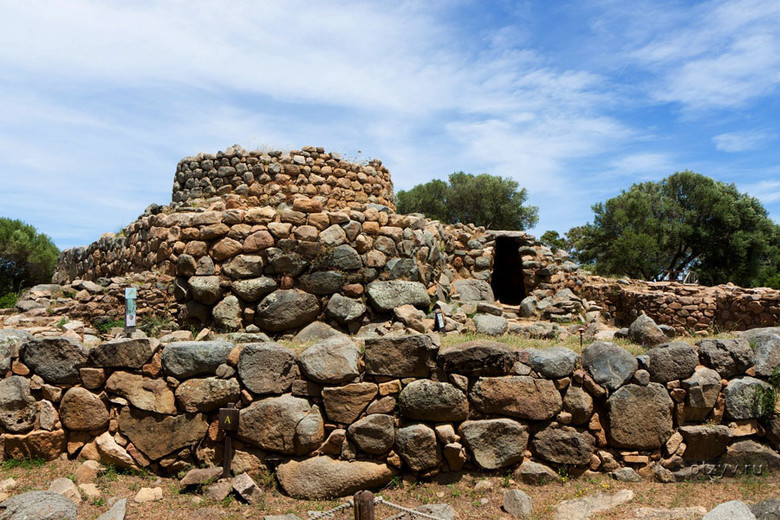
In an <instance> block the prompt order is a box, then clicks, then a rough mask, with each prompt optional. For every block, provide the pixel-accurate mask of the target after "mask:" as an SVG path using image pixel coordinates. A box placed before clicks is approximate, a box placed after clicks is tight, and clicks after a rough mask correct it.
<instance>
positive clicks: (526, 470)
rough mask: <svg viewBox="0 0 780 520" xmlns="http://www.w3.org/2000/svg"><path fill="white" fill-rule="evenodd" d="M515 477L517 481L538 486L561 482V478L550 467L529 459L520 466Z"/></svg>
mask: <svg viewBox="0 0 780 520" xmlns="http://www.w3.org/2000/svg"><path fill="white" fill-rule="evenodd" d="M514 475H515V478H516V479H518V480H520V481H522V482H524V483H526V484H531V485H536V486H538V485H542V484H546V483H547V482H555V481H556V480H560V476H559V475H558V474H557V473H556V472H555V471H553V470H552V469H551V468H550V467H548V466H545V465H544V464H539V463H538V462H533V461H531V460H528V459H526V460H524V461H523V463H522V464H520V467H519V468H517V471H515V474H514Z"/></svg>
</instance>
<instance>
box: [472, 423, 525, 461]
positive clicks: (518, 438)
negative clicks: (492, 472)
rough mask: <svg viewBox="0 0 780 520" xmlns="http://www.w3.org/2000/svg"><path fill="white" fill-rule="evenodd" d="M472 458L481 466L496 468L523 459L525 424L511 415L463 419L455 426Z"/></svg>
mask: <svg viewBox="0 0 780 520" xmlns="http://www.w3.org/2000/svg"><path fill="white" fill-rule="evenodd" d="M458 433H459V434H460V436H461V438H463V440H464V442H465V443H466V446H467V447H468V449H469V450H470V451H471V455H472V457H473V459H474V462H475V463H476V464H477V465H478V466H479V467H480V468H483V469H498V468H503V467H505V466H511V465H512V464H514V463H516V462H520V461H521V460H523V453H524V452H525V449H526V446H527V445H528V427H527V426H525V425H524V424H520V423H519V422H517V421H513V420H512V419H485V420H480V421H465V422H464V423H463V424H461V425H460V428H458Z"/></svg>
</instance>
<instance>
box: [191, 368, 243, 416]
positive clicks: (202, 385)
mask: <svg viewBox="0 0 780 520" xmlns="http://www.w3.org/2000/svg"><path fill="white" fill-rule="evenodd" d="M240 398H241V386H240V385H239V384H238V381H236V380H235V379H219V378H216V377H207V378H204V379H188V380H187V381H184V382H183V383H182V384H180V385H179V386H178V387H177V388H176V401H177V402H178V403H179V406H180V407H181V408H182V409H183V410H184V411H185V412H186V413H196V412H213V411H215V410H217V409H219V408H221V407H224V406H227V405H228V404H232V403H235V402H236V401H238V400H239V399H240Z"/></svg>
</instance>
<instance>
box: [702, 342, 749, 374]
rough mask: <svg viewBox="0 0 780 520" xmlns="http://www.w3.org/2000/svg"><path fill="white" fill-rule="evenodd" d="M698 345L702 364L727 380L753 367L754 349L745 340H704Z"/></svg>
mask: <svg viewBox="0 0 780 520" xmlns="http://www.w3.org/2000/svg"><path fill="white" fill-rule="evenodd" d="M696 344H697V345H698V346H699V359H700V360H701V363H702V364H703V365H706V366H708V367H710V368H712V369H713V370H715V371H717V372H718V374H720V376H721V377H723V378H725V379H731V378H732V377H734V376H738V375H742V374H744V373H745V370H747V369H748V368H750V367H751V366H753V349H751V348H750V343H748V341H747V340H746V339H744V338H737V339H703V340H701V341H699V342H698V343H696Z"/></svg>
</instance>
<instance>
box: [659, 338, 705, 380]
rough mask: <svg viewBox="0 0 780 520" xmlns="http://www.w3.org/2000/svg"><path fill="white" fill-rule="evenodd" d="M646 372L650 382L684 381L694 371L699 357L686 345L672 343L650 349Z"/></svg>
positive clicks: (680, 342) (679, 342) (677, 342)
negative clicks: (648, 373) (648, 374)
mask: <svg viewBox="0 0 780 520" xmlns="http://www.w3.org/2000/svg"><path fill="white" fill-rule="evenodd" d="M647 355H648V356H649V358H650V360H649V362H648V369H647V370H648V371H649V372H650V380H651V381H655V382H656V383H668V382H669V381H674V380H675V379H686V378H688V377H690V376H691V374H693V372H694V370H696V365H698V364H699V355H698V354H697V353H696V351H695V350H694V349H693V347H691V346H690V345H689V344H688V343H684V342H682V341H673V342H671V343H664V344H663V345H658V346H657V347H655V348H652V349H650V351H649V352H648V353H647Z"/></svg>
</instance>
